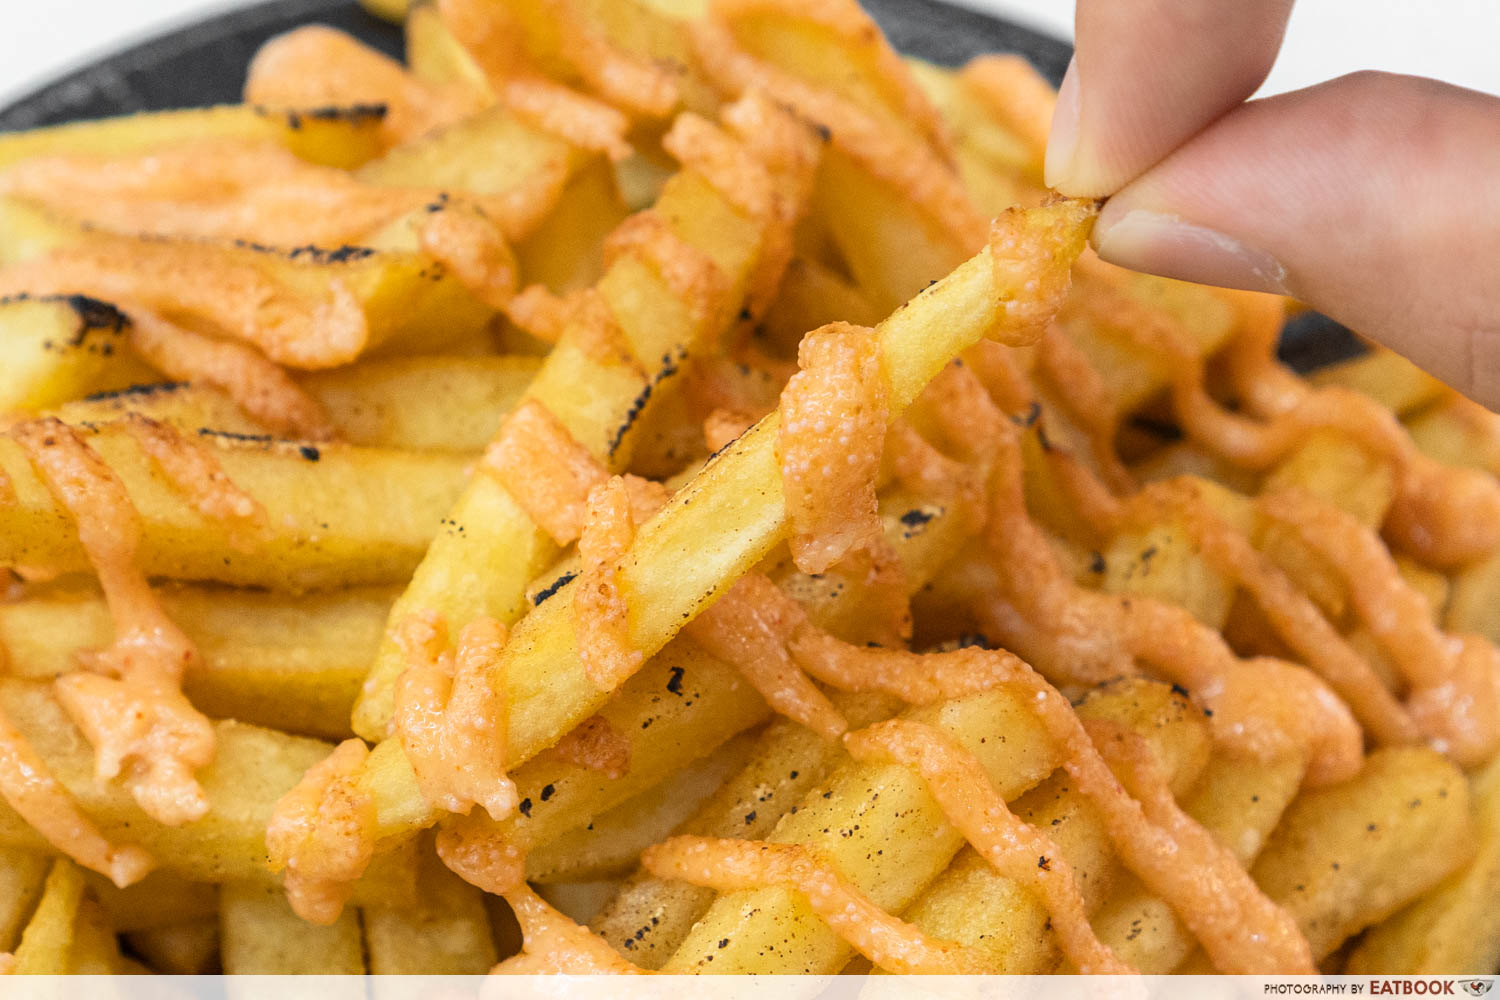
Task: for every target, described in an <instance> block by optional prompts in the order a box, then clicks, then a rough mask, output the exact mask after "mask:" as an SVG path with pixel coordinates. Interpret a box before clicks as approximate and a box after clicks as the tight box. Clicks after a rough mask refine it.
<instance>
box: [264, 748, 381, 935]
mask: <svg viewBox="0 0 1500 1000" xmlns="http://www.w3.org/2000/svg"><path fill="white" fill-rule="evenodd" d="M369 756H370V750H369V748H368V747H367V746H365V744H364V743H363V742H362V741H360V740H357V739H350V740H345V741H344V742H342V743H340V744H339V745H338V746H337V747H335V748H334V750H333V753H331V754H329V755H328V756H327V757H326V758H324V759H323V760H322V761H320V762H318V763H317V764H314V765H313V766H312V767H311V768H309V769H308V771H307V773H306V774H304V775H303V776H302V780H301V781H299V782H298V783H297V784H296V785H295V786H294V787H293V788H292V789H291V790H290V791H288V792H287V793H286V794H285V795H283V796H282V797H281V798H280V799H279V800H278V801H277V802H276V807H275V809H274V810H273V811H272V813H271V822H270V823H269V824H268V825H267V826H266V850H267V853H268V855H269V857H270V861H271V867H272V869H273V870H277V871H280V870H282V869H285V870H286V898H287V902H289V903H290V904H291V907H292V910H293V911H294V912H295V913H296V914H297V915H298V916H299V917H301V918H302V919H303V920H306V921H307V922H308V923H312V924H325V925H326V924H331V923H333V922H334V921H335V920H337V919H338V917H339V914H340V913H341V912H342V911H343V908H344V904H345V903H347V902H348V901H349V897H350V895H351V894H352V893H353V891H354V881H355V879H357V878H359V877H360V876H361V875H363V874H364V871H365V868H366V867H367V866H368V865H369V863H370V858H372V857H373V856H374V854H375V830H376V813H375V800H374V799H373V798H372V797H371V795H370V793H369V791H367V790H366V789H365V788H364V787H363V786H362V785H361V783H360V778H361V775H362V774H363V771H364V765H365V760H366V758H368V757H369Z"/></svg>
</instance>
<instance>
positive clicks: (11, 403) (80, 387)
mask: <svg viewBox="0 0 1500 1000" xmlns="http://www.w3.org/2000/svg"><path fill="white" fill-rule="evenodd" d="M126 325H127V320H126V319H125V317H124V315H122V314H121V313H120V312H119V311H118V310H116V309H115V308H113V307H112V306H109V305H106V304H105V303H103V302H98V301H96V300H94V299H88V298H84V297H83V296H76V295H75V296H66V295H60V296H52V297H43V298H32V297H30V296H24V295H23V296H12V297H10V298H7V299H0V371H3V372H5V375H6V379H5V384H4V385H0V413H17V412H22V413H35V412H37V411H38V410H43V409H46V408H47V407H50V406H56V405H58V404H59V403H64V402H66V401H68V400H70V399H75V398H77V397H78V396H82V395H83V394H85V393H88V392H93V391H94V390H95V389H97V388H98V387H99V385H100V383H101V381H102V380H103V378H104V377H105V376H106V373H107V371H108V369H109V367H110V358H111V356H112V355H113V354H114V353H115V351H116V350H119V349H121V348H122V347H123V342H124V338H125V327H126Z"/></svg>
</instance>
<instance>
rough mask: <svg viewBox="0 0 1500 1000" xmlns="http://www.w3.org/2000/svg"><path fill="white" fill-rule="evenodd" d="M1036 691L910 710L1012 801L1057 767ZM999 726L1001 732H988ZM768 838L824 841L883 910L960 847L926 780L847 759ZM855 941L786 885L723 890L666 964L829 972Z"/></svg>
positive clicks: (999, 692)
mask: <svg viewBox="0 0 1500 1000" xmlns="http://www.w3.org/2000/svg"><path fill="white" fill-rule="evenodd" d="M1028 702H1029V699H1028V698H1027V697H1025V696H1023V695H1021V694H1019V693H1017V692H1014V691H1011V690H1008V689H1005V688H999V689H996V690H994V691H990V692H987V693H985V694H983V695H978V696H975V697H972V698H964V699H958V700H954V701H949V702H942V703H939V704H937V705H930V706H925V707H922V708H916V709H911V710H910V711H908V712H906V713H904V714H903V717H905V718H910V719H916V720H918V721H922V722H926V723H929V724H931V725H934V726H936V727H937V728H939V729H941V730H942V731H943V732H944V733H945V734H946V735H948V736H949V737H950V738H952V739H953V740H954V741H955V742H957V743H958V744H960V745H962V746H963V747H964V748H965V749H966V750H968V751H969V752H970V753H972V754H974V755H975V756H976V757H977V758H978V759H979V761H980V763H981V764H982V765H983V766H984V769H985V772H986V774H988V775H989V777H990V780H991V781H992V782H994V784H995V786H996V788H997V790H998V791H999V792H1000V794H1001V795H1002V796H1003V797H1004V798H1006V799H1007V800H1009V799H1013V798H1016V797H1017V796H1019V795H1020V794H1021V793H1022V792H1024V791H1025V790H1026V789H1028V788H1030V787H1032V786H1033V785H1035V784H1036V783H1037V782H1039V781H1040V780H1042V779H1043V778H1044V777H1046V776H1047V775H1048V774H1050V773H1051V772H1052V770H1053V769H1054V768H1055V767H1056V766H1057V765H1058V762H1059V761H1058V757H1057V752H1056V750H1055V748H1054V747H1053V746H1052V743H1051V740H1050V739H1049V738H1048V737H1047V736H1046V734H1045V733H1044V732H1043V730H1042V728H1041V723H1040V722H1039V721H1038V720H1037V718H1036V715H1035V713H1034V712H1033V711H1032V710H1031V708H1030V705H1029V703H1028ZM995 733H1004V734H1005V737H1006V738H1005V740H1004V741H1000V740H995V739H991V738H990V737H991V736H993V735H994V734H995ZM770 839H771V840H772V841H773V842H778V843H800V844H807V845H810V846H812V847H814V848H816V849H818V850H820V851H821V852H822V853H823V855H824V856H825V857H826V858H827V859H828V861H829V863H831V864H832V865H834V866H835V868H836V869H837V870H838V871H839V873H840V874H841V875H842V876H843V877H844V878H845V879H846V880H847V881H849V882H850V883H852V884H853V885H855V886H857V887H858V888H859V889H861V890H863V891H864V892H865V893H867V894H868V895H869V896H870V898H871V899H872V900H874V902H875V904H876V905H877V906H879V907H880V908H881V909H884V910H887V911H892V910H901V909H904V908H905V907H906V906H907V905H909V904H910V903H911V902H912V900H914V899H915V898H916V897H917V895H918V894H919V893H921V891H922V890H923V889H925V888H926V887H927V885H928V884H930V883H931V881H932V880H933V879H934V878H936V877H937V876H938V874H939V873H941V872H942V870H943V869H944V868H946V867H947V866H948V864H949V862H950V861H952V859H953V857H954V855H956V854H957V853H958V850H959V848H960V847H962V846H963V836H962V835H961V834H960V833H959V832H958V831H957V830H955V829H954V828H953V827H952V825H950V824H949V823H948V821H947V819H946V818H945V817H944V815H943V811H942V809H941V808H940V807H939V806H938V803H937V800H936V799H934V798H933V797H932V794H931V792H930V791H929V790H928V788H927V785H926V783H925V782H924V781H923V780H922V779H921V778H920V777H919V776H917V775H916V774H915V773H914V772H912V771H911V770H909V769H907V768H905V767H901V766H898V765H890V764H866V763H853V762H851V763H849V764H846V765H845V766H844V767H842V768H840V769H839V770H837V771H835V772H834V773H833V774H832V775H831V776H830V777H829V778H828V780H827V781H826V782H825V783H824V785H823V786H822V787H821V789H815V790H814V791H813V792H812V793H810V794H809V795H808V796H807V797H806V798H804V799H803V800H802V802H801V805H800V808H799V809H798V811H796V812H794V813H788V814H787V815H786V816H784V817H783V818H782V820H781V822H780V823H779V824H777V827H776V829H775V830H774V831H773V832H772V834H771V836H770ZM852 953H853V949H852V948H851V947H850V946H849V944H848V943H846V942H845V941H844V940H843V939H842V938H840V937H839V936H838V935H837V934H835V933H834V932H833V931H832V930H830V929H829V927H828V925H827V924H825V923H824V922H823V921H822V920H821V919H820V918H819V917H817V916H816V915H815V914H814V913H813V912H812V910H811V909H810V908H809V906H808V903H807V901H806V899H805V898H803V897H801V896H799V895H798V894H797V893H795V892H793V891H791V890H789V889H785V888H780V887H772V888H766V889H757V890H745V891H740V892H732V893H726V894H723V895H721V896H719V897H718V898H717V899H716V900H715V901H714V903H713V905H712V906H710V907H709V909H708V911H707V912H706V913H705V914H704V915H703V917H702V918H701V919H700V920H699V921H698V923H697V924H696V925H694V927H693V929H692V930H691V931H690V932H689V933H688V935H687V938H686V940H684V941H683V943H682V946H681V947H680V948H679V949H678V950H677V952H676V953H675V954H674V955H673V956H672V957H671V958H670V959H669V960H668V961H667V962H666V964H665V965H664V966H663V967H662V971H664V972H668V973H690V972H712V973H715V974H719V975H727V974H731V973H755V972H767V971H771V970H773V969H774V970H775V971H778V972H797V973H824V974H827V973H833V972H837V971H838V970H840V969H841V968H843V966H844V964H845V963H846V962H847V961H848V960H849V957H850V956H851V955H852Z"/></svg>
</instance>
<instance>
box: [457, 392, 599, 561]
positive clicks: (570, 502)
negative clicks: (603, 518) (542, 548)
mask: <svg viewBox="0 0 1500 1000" xmlns="http://www.w3.org/2000/svg"><path fill="white" fill-rule="evenodd" d="M480 468H482V469H483V470H484V471H485V472H487V473H489V474H490V475H493V476H494V477H495V478H496V480H497V481H498V482H499V483H500V485H501V486H503V487H505V490H506V492H507V493H509V494H510V495H511V496H512V497H513V498H515V501H516V503H518V504H519V505H520V506H521V509H522V510H524V511H526V513H527V515H528V516H530V517H531V519H532V520H533V521H535V522H536V523H537V526H538V527H540V528H541V529H542V530H543V531H545V532H546V533H547V534H548V535H550V536H552V539H553V541H555V542H557V544H559V545H567V544H568V543H569V542H572V541H574V540H576V539H577V538H578V536H579V535H580V534H581V533H582V531H583V525H584V521H585V518H586V516H587V501H588V496H589V493H590V492H591V491H592V490H594V489H596V488H598V487H599V486H602V485H603V484H604V483H605V482H606V481H608V479H609V473H608V472H607V471H606V470H605V468H604V466H603V465H601V464H600V463H599V461H598V459H596V458H594V456H593V455H592V454H590V453H589V450H588V449H587V448H585V447H584V446H583V445H581V444H579V443H578V442H577V440H576V439H574V437H573V435H572V434H570V433H569V432H568V429H567V428H566V427H564V426H563V425H562V422H561V421H559V420H558V419H557V418H556V417H554V416H553V415H552V411H550V410H548V409H547V407H546V406H544V405H543V404H542V403H540V402H538V401H537V400H534V399H528V400H526V401H525V402H523V403H521V404H520V405H519V406H517V407H516V408H515V409H514V410H513V411H511V414H510V416H509V417H507V418H506V420H505V423H504V425H503V426H501V428H500V431H499V433H497V434H496V435H495V439H494V440H493V441H491V442H490V445H489V447H488V448H486V449H485V453H484V460H483V462H482V463H481V465H480Z"/></svg>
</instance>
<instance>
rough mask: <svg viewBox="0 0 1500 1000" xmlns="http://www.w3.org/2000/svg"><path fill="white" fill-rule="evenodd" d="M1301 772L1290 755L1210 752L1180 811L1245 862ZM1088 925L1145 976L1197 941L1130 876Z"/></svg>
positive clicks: (1167, 968)
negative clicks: (1269, 758) (1262, 756)
mask: <svg viewBox="0 0 1500 1000" xmlns="http://www.w3.org/2000/svg"><path fill="white" fill-rule="evenodd" d="M1306 769H1307V763H1306V761H1305V760H1303V759H1301V758H1300V757H1298V756H1295V755H1294V756H1286V757H1280V758H1277V759H1275V760H1273V761H1269V762H1268V761H1254V760H1248V759H1236V758H1233V757H1229V756H1227V755H1220V754H1216V755H1215V757H1214V758H1213V759H1212V760H1211V761H1210V762H1209V765H1208V769H1207V771H1206V773H1205V774H1204V776H1203V779H1202V782H1201V784H1200V787H1199V788H1198V789H1196V790H1195V791H1194V792H1192V793H1191V794H1190V795H1189V796H1188V797H1187V799H1186V800H1185V801H1184V802H1183V809H1184V811H1185V812H1186V813H1187V814H1188V815H1189V816H1191V817H1192V818H1193V819H1195V820H1197V821H1198V822H1199V823H1200V824H1202V826H1203V828H1204V829H1205V830H1207V831H1208V832H1209V833H1212V834H1213V835H1214V837H1215V838H1216V839H1218V840H1219V841H1220V842H1221V843H1223V844H1224V845H1225V846H1227V847H1228V848H1229V849H1230V850H1231V851H1232V852H1234V855H1235V857H1236V858H1237V859H1238V860H1239V861H1240V862H1241V863H1242V864H1245V865H1247V866H1248V864H1249V863H1250V862H1251V861H1253V860H1254V859H1255V858H1256V856H1257V855H1259V853H1260V852H1261V850H1262V849H1263V847H1264V846H1265V843H1266V839H1267V838H1268V837H1269V836H1270V834H1271V831H1272V829H1273V828H1274V827H1275V826H1276V824H1277V822H1278V820H1280V818H1281V815H1282V812H1283V811H1284V810H1285V809H1286V807H1287V805H1288V803H1290V802H1291V801H1292V800H1293V798H1295V797H1296V795H1297V792H1298V789H1299V788H1300V786H1301V784H1302V777H1303V774H1304V773H1305V772H1306ZM1093 925H1094V931H1095V933H1096V934H1097V935H1098V936H1099V940H1101V941H1102V942H1104V943H1105V944H1106V945H1108V946H1109V948H1110V950H1111V951H1113V952H1114V953H1115V955H1116V957H1118V958H1119V959H1121V960H1122V961H1125V962H1129V963H1130V964H1131V965H1133V966H1134V967H1135V968H1136V969H1138V970H1140V971H1141V972H1143V973H1146V974H1148V975H1151V974H1155V975H1165V974H1166V973H1168V972H1171V971H1172V970H1173V969H1175V968H1177V966H1178V965H1179V964H1180V963H1181V962H1182V961H1183V960H1184V959H1186V958H1187V957H1188V956H1189V955H1190V954H1191V953H1192V952H1193V950H1194V949H1195V948H1196V947H1197V944H1198V942H1197V940H1196V939H1195V938H1194V937H1193V936H1192V933H1191V932H1190V931H1189V930H1188V929H1187V928H1186V927H1184V926H1183V924H1182V921H1181V919H1180V918H1179V917H1178V916H1177V914H1176V913H1174V912H1173V910H1172V908H1171V906H1170V905H1168V903H1167V902H1166V901H1164V900H1162V899H1161V898H1159V897H1157V896H1154V895H1152V894H1151V893H1150V892H1149V891H1147V890H1146V889H1145V888H1144V887H1143V886H1141V884H1140V882H1139V881H1138V880H1136V879H1135V878H1134V877H1133V876H1127V877H1125V878H1123V879H1122V880H1121V885H1120V888H1119V889H1118V890H1117V892H1116V893H1115V894H1114V896H1113V897H1112V898H1111V899H1110V900H1109V901H1108V902H1107V903H1105V905H1104V907H1103V909H1101V910H1100V911H1099V913H1098V914H1096V915H1095V917H1094V920H1093ZM1064 971H1067V970H1066V969H1064Z"/></svg>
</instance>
